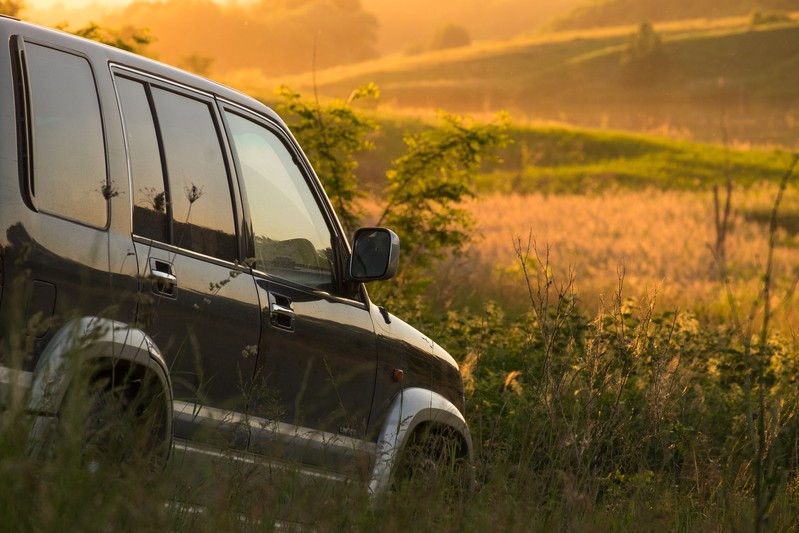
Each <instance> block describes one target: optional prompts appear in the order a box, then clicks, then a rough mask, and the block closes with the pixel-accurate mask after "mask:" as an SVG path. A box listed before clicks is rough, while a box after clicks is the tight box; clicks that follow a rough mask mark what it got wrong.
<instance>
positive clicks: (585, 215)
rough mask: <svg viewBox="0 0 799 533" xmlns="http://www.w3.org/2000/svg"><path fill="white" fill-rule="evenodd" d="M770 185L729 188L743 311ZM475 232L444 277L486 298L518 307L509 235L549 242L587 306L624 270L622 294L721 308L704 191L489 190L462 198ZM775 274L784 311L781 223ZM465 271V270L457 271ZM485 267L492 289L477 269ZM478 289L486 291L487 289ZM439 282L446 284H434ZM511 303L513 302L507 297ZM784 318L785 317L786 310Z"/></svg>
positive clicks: (790, 252) (788, 238)
mask: <svg viewBox="0 0 799 533" xmlns="http://www.w3.org/2000/svg"><path fill="white" fill-rule="evenodd" d="M775 194H776V187H775V186H767V185H763V186H758V187H754V188H750V189H748V190H741V189H736V190H734V191H733V197H732V198H733V213H732V220H731V231H730V234H729V236H728V239H727V257H728V261H729V265H730V278H729V279H730V284H731V286H732V287H733V289H734V293H735V294H736V295H737V296H739V297H740V298H741V300H740V302H741V305H743V306H744V309H743V310H744V311H745V312H748V306H750V305H751V303H752V301H753V300H754V298H755V297H756V295H757V290H758V287H759V283H760V277H761V275H762V270H763V264H764V263H765V257H766V253H767V249H768V216H769V214H770V210H771V205H772V203H773V199H774V195H775ZM797 206H799V192H798V191H797V190H795V189H794V190H789V191H788V193H787V195H786V197H785V200H784V204H783V208H782V211H781V213H783V217H788V218H790V216H789V215H790V214H791V213H794V212H797V211H798V210H799V207H797ZM469 209H470V210H471V211H472V213H473V214H474V215H475V217H476V219H477V221H478V223H477V232H479V233H480V234H481V238H480V239H479V240H478V241H476V242H475V243H474V244H473V245H472V248H471V250H470V255H469V262H468V265H469V266H468V267H467V268H464V263H463V262H457V264H456V262H455V261H453V262H451V263H450V264H448V265H447V266H446V267H445V268H447V269H449V275H448V276H447V278H443V279H451V280H453V282H454V283H455V284H457V285H458V286H459V287H460V288H461V289H463V288H464V282H466V283H469V284H471V287H472V288H473V289H474V291H473V292H474V293H475V295H477V296H480V297H486V296H489V297H490V296H493V297H495V298H498V299H500V300H501V301H504V302H505V303H507V304H509V305H511V306H523V305H524V303H525V298H526V295H524V294H521V293H519V291H518V286H519V283H518V282H519V277H518V266H517V265H516V258H515V254H514V249H513V242H514V239H516V238H521V239H522V241H523V243H525V244H526V241H527V239H528V237H531V238H532V239H533V240H534V241H535V243H536V244H537V245H538V248H539V249H545V248H546V247H547V246H549V247H550V252H551V256H550V261H551V264H552V266H553V269H554V270H555V273H556V274H560V275H561V277H562V276H563V275H564V274H565V273H567V272H568V270H569V269H573V271H574V273H575V276H576V288H577V295H578V297H579V299H580V301H581V302H582V306H583V307H584V308H585V309H586V311H588V312H592V311H593V310H594V309H596V306H597V305H598V304H599V302H600V301H602V300H607V299H610V298H612V297H613V295H614V294H615V292H616V290H617V289H618V278H619V276H618V274H619V269H620V268H622V266H623V268H624V270H625V276H624V293H625V294H626V295H627V296H628V297H635V298H638V297H641V296H644V295H647V294H649V295H652V294H653V293H657V299H658V302H659V305H660V307H665V308H681V309H691V310H698V311H700V312H701V311H702V310H705V311H707V312H711V313H714V314H716V313H723V314H726V311H727V309H726V307H727V305H728V304H727V299H726V292H725V291H724V290H723V286H722V284H720V283H719V270H718V265H717V263H716V262H715V261H714V259H713V253H712V252H711V243H713V242H715V239H716V233H715V222H714V208H713V197H712V193H709V192H676V191H640V192H609V193H605V194H601V195H598V196H577V195H563V196H561V195H558V196H544V195H540V194H533V195H529V196H521V195H491V196H484V197H481V198H479V199H477V200H475V201H474V202H472V203H471V204H470V205H469ZM777 242H778V247H777V250H776V256H775V257H776V265H777V270H776V276H775V278H776V282H777V284H778V287H779V288H780V289H781V290H780V291H778V294H779V295H781V298H782V300H780V301H778V302H775V304H780V303H782V304H783V306H782V307H781V309H782V311H781V314H782V315H783V318H785V317H786V315H790V310H791V307H792V306H790V305H785V304H786V303H792V302H793V298H792V297H789V298H788V300H785V298H786V294H789V292H787V291H789V289H790V287H791V286H792V284H793V283H794V279H795V278H796V268H795V267H794V265H799V246H797V245H796V244H795V243H794V239H793V236H792V234H791V233H790V231H789V230H786V229H785V228H783V229H780V230H779V233H778V240H777ZM465 271H468V272H467V273H468V276H466V274H464V272H465ZM487 271H491V272H492V273H493V283H491V284H490V285H491V287H487V284H486V283H485V281H484V278H482V281H481V280H480V279H481V278H479V276H485V273H486V272H487ZM486 289H488V290H487V291H486ZM441 290H442V291H443V290H445V288H441ZM514 304H515V305H514ZM788 318H790V316H788Z"/></svg>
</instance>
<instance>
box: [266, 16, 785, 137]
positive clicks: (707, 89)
mask: <svg viewBox="0 0 799 533" xmlns="http://www.w3.org/2000/svg"><path fill="white" fill-rule="evenodd" d="M655 30H656V33H657V35H658V36H659V38H660V39H661V42H662V52H663V53H662V56H660V57H659V58H658V63H657V64H655V65H649V67H650V69H649V70H647V71H646V72H644V73H643V74H641V73H637V74H636V73H635V72H630V68H629V65H627V64H625V60H624V58H625V54H626V50H627V47H628V42H629V39H630V36H631V35H632V34H634V33H635V32H636V31H637V27H636V26H626V27H617V28H611V29H606V30H602V31H592V32H560V33H555V34H552V35H548V36H545V35H538V36H534V37H530V38H525V39H516V40H512V41H504V42H496V43H481V44H478V45H473V46H471V47H468V48H462V49H454V50H447V51H443V52H438V53H431V54H426V55H424V56H420V57H415V58H403V57H394V58H388V59H383V60H379V61H372V62H368V63H364V64H361V65H357V66H353V67H345V68H338V69H331V70H328V71H320V72H318V73H316V75H315V77H311V76H305V77H294V78H284V79H281V80H276V83H286V84H289V85H291V86H292V87H293V88H295V89H298V90H312V88H313V83H315V84H316V89H317V90H318V91H319V92H320V93H321V94H325V95H328V96H331V97H338V98H346V96H347V95H349V94H350V92H351V91H352V90H353V89H354V88H355V87H357V86H358V85H360V84H362V83H366V82H374V83H376V84H377V85H378V86H379V87H380V89H381V92H382V96H381V101H382V103H383V105H385V106H390V107H393V108H399V109H413V110H419V109H436V108H444V109H446V110H448V111H453V112H459V113H468V114H475V113H493V112H496V111H498V110H507V111H509V112H511V113H512V115H513V116H514V117H515V118H517V119H527V120H532V121H540V120H547V121H561V122H568V123H570V124H574V125H578V126H587V127H600V128H615V129H626V130H633V131H642V132H649V133H658V132H660V133H664V134H666V135H671V136H677V137H681V138H688V139H695V140H701V141H711V142H725V141H730V142H738V143H744V144H746V143H753V144H780V145H785V146H796V144H797V137H798V136H797V133H798V132H799V91H798V90H797V89H796V87H797V86H799V68H797V67H799V25H797V24H796V23H794V22H789V23H784V24H775V25H770V26H758V27H755V28H752V27H751V26H750V25H749V23H748V18H746V17H745V18H738V19H724V20H720V21H716V22H707V21H693V22H681V23H673V24H662V25H657V26H655Z"/></svg>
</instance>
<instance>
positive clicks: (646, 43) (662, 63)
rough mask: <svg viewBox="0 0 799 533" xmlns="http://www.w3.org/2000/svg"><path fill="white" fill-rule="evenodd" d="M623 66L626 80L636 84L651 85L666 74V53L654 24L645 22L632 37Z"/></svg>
mask: <svg viewBox="0 0 799 533" xmlns="http://www.w3.org/2000/svg"><path fill="white" fill-rule="evenodd" d="M621 66H622V71H623V74H624V77H625V80H626V81H628V82H630V83H634V84H650V83H653V82H655V81H657V80H659V79H662V78H663V76H664V75H665V74H666V70H667V69H668V61H667V57H666V52H665V50H664V49H663V43H662V42H661V40H660V37H659V36H658V34H657V33H655V29H654V28H653V27H652V24H650V23H649V22H644V23H642V24H641V25H640V26H639V27H638V31H636V32H635V33H633V34H632V35H630V38H629V39H628V41H627V48H626V49H625V50H624V53H623V54H622V56H621Z"/></svg>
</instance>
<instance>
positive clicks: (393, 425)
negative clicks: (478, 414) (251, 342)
mask: <svg viewBox="0 0 799 533" xmlns="http://www.w3.org/2000/svg"><path fill="white" fill-rule="evenodd" d="M429 427H432V428H441V429H446V430H447V431H450V432H454V433H455V434H456V435H458V437H459V438H460V440H461V444H462V446H463V451H462V455H463V456H465V458H466V459H467V460H468V461H471V460H472V458H473V453H474V452H473V445H472V437H471V433H470V431H469V426H468V424H467V423H466V419H465V418H464V417H463V414H462V413H461V412H460V411H459V410H458V408H457V407H456V406H455V405H454V404H452V402H450V401H449V400H447V399H446V398H445V397H444V396H442V395H440V394H438V393H436V392H434V391H431V390H428V389H423V388H410V389H406V390H403V391H402V392H400V393H399V394H398V395H397V396H396V397H395V398H394V401H393V402H392V405H391V408H390V409H389V413H388V416H387V417H386V420H385V422H384V423H383V427H382V428H381V430H380V434H379V436H378V439H377V447H376V450H375V464H374V468H373V470H372V476H371V479H370V481H369V491H370V492H371V493H372V494H373V495H376V494H381V493H384V492H386V491H387V490H388V488H389V486H390V484H391V476H392V473H393V470H394V467H395V465H396V463H397V461H398V459H399V457H400V456H401V454H402V452H403V450H404V449H405V447H406V445H407V444H408V443H409V442H410V440H411V438H412V437H413V435H414V434H415V433H416V432H417V431H420V430H423V429H426V428H429Z"/></svg>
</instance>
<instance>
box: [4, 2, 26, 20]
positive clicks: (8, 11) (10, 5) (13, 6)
mask: <svg viewBox="0 0 799 533" xmlns="http://www.w3.org/2000/svg"><path fill="white" fill-rule="evenodd" d="M24 7H25V3H24V2H23V1H22V0H0V15H8V16H10V17H17V16H19V13H20V11H22V9H23V8H24Z"/></svg>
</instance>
